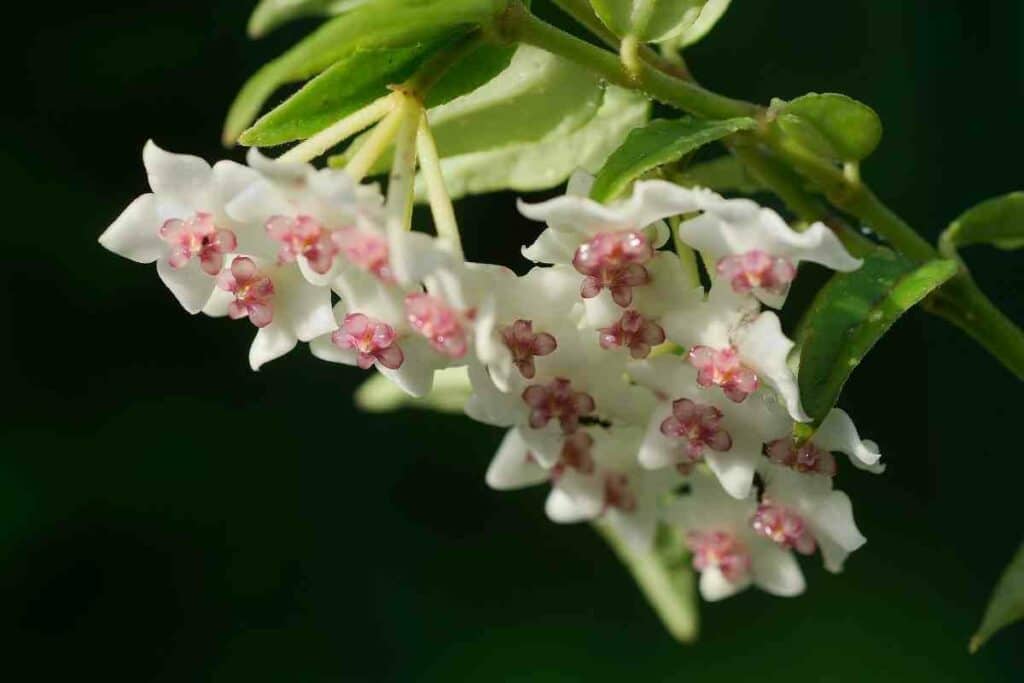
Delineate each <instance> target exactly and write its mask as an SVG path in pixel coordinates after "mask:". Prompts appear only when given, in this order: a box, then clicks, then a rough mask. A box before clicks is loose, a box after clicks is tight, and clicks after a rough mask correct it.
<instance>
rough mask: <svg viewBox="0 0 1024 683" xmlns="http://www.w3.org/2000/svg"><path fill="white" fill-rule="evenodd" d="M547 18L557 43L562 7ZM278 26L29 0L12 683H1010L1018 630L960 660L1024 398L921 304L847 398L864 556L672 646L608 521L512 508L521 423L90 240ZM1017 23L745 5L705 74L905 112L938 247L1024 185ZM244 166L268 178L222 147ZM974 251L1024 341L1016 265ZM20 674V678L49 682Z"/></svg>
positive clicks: (197, 2) (493, 253) (10, 472)
mask: <svg viewBox="0 0 1024 683" xmlns="http://www.w3.org/2000/svg"><path fill="white" fill-rule="evenodd" d="M538 4H539V5H540V9H541V13H542V14H544V15H545V16H547V17H553V16H554V15H555V13H554V12H553V11H550V8H547V9H545V6H544V5H543V3H540V2H538ZM252 5H253V3H252V2H245V1H240V0H177V1H176V2H174V3H168V2H162V1H161V2H158V1H156V0H133V1H132V2H128V1H120V2H115V1H112V0H97V1H95V2H88V3H78V2H76V3H71V2H66V3H61V2H56V3H52V2H51V3H34V4H33V3H28V4H24V5H20V6H19V7H20V11H21V12H22V14H20V15H19V18H18V19H17V20H16V21H14V20H9V21H8V23H7V26H6V29H7V30H6V32H5V33H6V37H5V41H6V42H7V44H8V50H7V54H6V58H5V61H6V69H5V81H6V84H7V85H6V87H5V91H6V92H7V95H6V97H5V98H4V104H3V106H2V107H0V130H2V131H3V142H2V144H0V174H2V178H3V186H4V195H5V202H4V203H5V205H6V206H7V209H6V211H7V214H6V215H7V218H6V219H5V220H4V226H3V228H2V229H0V254H2V258H3V267H2V269H0V278H2V286H0V301H2V303H3V311H4V313H5V316H6V323H5V324H4V325H3V326H2V327H0V344H2V346H3V349H2V350H3V353H2V355H0V358H2V363H3V371H2V375H0V386H2V387H3V391H4V393H5V395H6V399H7V400H6V404H7V408H5V409H4V411H3V418H2V422H0V427H2V440H0V448H2V452H3V456H2V458H0V631H2V642H3V646H2V648H0V650H2V652H3V663H4V664H3V666H4V669H5V670H7V671H17V670H22V671H32V672H33V673H32V675H31V678H32V680H45V681H49V680H57V679H58V677H59V676H62V674H64V673H67V672H74V673H75V674H76V675H77V676H79V677H81V676H82V675H83V674H84V675H92V676H97V677H99V676H102V679H103V680H108V681H133V682H140V681H205V680H210V681H242V680H245V681H257V680H258V681H263V680H266V681H304V682H305V681H340V680H345V681H364V680H365V681H410V680H415V681H460V680H473V681H476V680H488V681H489V680H497V681H577V680H598V681H605V680H609V681H611V680H629V681H640V682H645V683H646V682H648V681H669V680H680V681H681V680H699V681H705V680H707V681H714V680H727V681H733V680H737V681H742V680H750V679H753V678H754V677H756V678H757V679H758V680H760V681H776V680H779V681H863V680H880V681H881V680H884V681H888V680H894V681H895V680H898V681H919V680H920V681H930V682H935V681H1019V680H1024V647H1022V646H1024V626H1021V625H1017V626H1015V627H1013V628H1010V629H1008V630H1006V631H1005V632H1003V633H1001V634H1000V635H998V636H996V637H995V638H994V640H993V641H992V642H991V643H990V644H989V645H988V646H987V647H985V648H984V649H983V650H982V651H981V653H980V654H978V655H976V656H973V657H971V656H969V655H968V654H967V648H966V645H967V640H968V637H969V636H970V634H971V633H972V630H973V629H974V628H975V626H976V625H977V623H978V621H979V619H980V617H981V613H982V610H983V607H984V604H985V602H986V600H987V598H988V595H989V592H990V590H991V587H992V585H993V583H994V581H995V580H996V578H997V576H998V574H999V572H1000V570H1001V569H1002V567H1003V566H1004V564H1005V563H1006V562H1007V561H1008V560H1009V558H1010V556H1011V554H1012V552H1013V550H1014V549H1015V548H1016V547H1017V545H1018V543H1019V542H1020V541H1021V536H1022V527H1021V514H1020V509H1021V508H1020V504H1021V503H1020V491H1021V475H1022V474H1024V457H1022V455H1024V453H1022V448H1021V424H1020V419H1021V411H1020V407H1021V401H1020V398H1019V395H1020V394H1019V392H1020V389H1021V385H1020V384H1019V383H1018V382H1017V381H1015V380H1014V379H1012V378H1011V376H1010V375H1009V374H1008V373H1007V372H1005V371H1004V370H1002V369H1001V368H1000V367H999V366H998V365H997V364H996V363H995V362H994V361H993V360H991V359H990V358H988V357H987V356H986V355H985V354H984V352H983V351H981V350H980V349H979V348H978V347H977V346H975V345H974V344H972V343H971V342H969V341H968V340H967V339H966V338H965V337H963V336H961V335H960V333H958V332H957V331H955V330H953V329H950V328H948V327H946V326H945V325H944V324H943V323H941V322H939V321H938V320H936V319H932V318H928V317H926V316H925V315H924V314H923V313H921V312H918V311H914V312H912V313H911V314H910V315H908V316H907V317H906V318H905V319H904V320H903V321H901V322H900V323H899V324H898V325H897V326H896V328H895V330H894V331H893V333H892V334H891V335H890V336H888V337H887V338H886V339H885V340H884V341H883V343H882V344H881V345H880V346H879V347H878V348H877V349H875V350H874V351H873V352H872V353H871V355H870V356H869V358H868V360H867V362H866V363H865V364H864V365H863V366H862V367H861V368H860V369H859V370H858V372H857V374H855V375H854V378H853V380H852V382H851V383H850V385H849V386H848V389H847V391H846V393H845V395H844V398H843V403H842V405H843V406H844V407H845V408H846V409H848V410H849V411H850V412H851V413H853V415H854V416H855V417H856V420H857V422H858V425H859V426H860V428H861V430H862V433H864V434H865V435H867V436H869V437H871V438H873V439H875V440H877V441H878V442H880V443H881V445H882V448H883V452H884V454H885V457H886V461H887V462H888V465H889V470H888V472H887V473H886V475H885V476H883V477H872V476H870V475H865V474H862V473H860V472H856V471H852V470H851V469H850V468H846V469H845V470H844V471H843V473H842V475H841V486H842V488H843V489H845V490H846V491H848V492H849V493H850V495H851V497H852V498H853V500H854V505H855V509H856V512H857V519H858V523H859V525H860V528H861V529H862V530H863V531H864V533H865V534H866V535H867V536H868V538H869V543H868V545H867V546H866V547H865V548H864V549H862V550H861V551H860V552H858V553H856V554H855V555H854V556H853V557H852V558H851V560H850V561H849V563H848V568H847V571H846V572H845V573H844V574H842V575H840V576H831V575H827V574H826V573H825V572H823V571H822V570H821V569H820V567H818V566H817V564H818V563H817V562H806V563H805V568H806V571H807V574H808V579H809V584H810V587H809V592H808V594H807V595H806V596H805V597H803V598H801V599H795V600H786V599H778V598H772V597H770V596H767V595H764V594H761V593H756V592H752V591H751V592H747V593H745V594H742V595H741V596H739V597H737V598H734V599H731V600H728V601H726V602H725V603H721V604H716V605H704V606H703V610H702V621H703V636H702V639H701V641H700V643H699V644H698V645H696V646H693V647H684V646H681V645H679V644H677V643H675V642H674V641H672V640H671V639H670V638H669V637H668V636H667V635H666V634H665V633H664V632H663V630H662V627H661V625H660V624H659V622H658V621H657V619H656V618H655V616H654V615H653V613H652V612H651V611H650V610H649V608H648V607H647V605H646V604H645V602H644V599H643V598H642V597H641V595H640V594H639V593H638V592H637V590H636V589H635V588H634V586H633V584H632V582H631V580H630V578H629V577H628V576H627V574H626V572H625V570H624V569H623V568H622V567H621V566H619V565H618V564H617V563H616V562H615V561H614V560H613V558H612V556H611V554H610V551H609V550H608V549H607V548H606V547H604V546H603V545H602V543H601V541H600V539H599V538H598V537H597V535H596V534H595V533H594V532H593V531H592V530H591V529H590V528H589V527H587V526H585V525H584V526H578V527H556V526H555V525H553V524H550V523H549V522H547V521H546V520H545V518H544V515H543V510H542V501H543V496H544V491H543V490H541V489H536V490H530V491H525V492H521V493H511V494H499V493H494V492H491V491H489V490H487V489H486V487H485V485H484V482H483V472H484V470H485V468H486V465H487V462H488V460H489V458H490V456H491V454H492V452H493V449H494V448H495V446H496V445H497V443H498V441H499V438H500V433H499V432H498V431H497V430H495V429H492V428H489V427H485V426H482V425H477V424H473V423H471V422H470V421H469V420H467V419H464V418H460V417H451V416H447V417H446V416H437V415H433V414H428V413H422V412H415V411H406V412H403V413H399V414H397V415H393V416H366V415H362V414H359V413H358V412H357V411H356V410H355V409H354V408H353V406H352V401H351V394H352V390H353V388H354V387H356V386H357V385H358V383H359V382H360V381H361V379H362V375H361V374H360V373H359V372H358V371H357V370H355V369H348V368H342V367H340V366H333V365H327V364H323V363H320V362H318V361H316V360H314V359H313V358H312V357H311V356H309V355H308V354H307V353H305V352H303V351H302V350H301V349H300V350H299V351H298V352H295V353H293V354H291V355H289V356H287V357H286V358H284V359H281V360H278V361H275V362H273V363H271V364H269V365H268V366H266V368H265V369H264V370H263V371H261V372H260V373H252V372H250V371H249V368H248V366H247V363H246V349H247V346H248V343H249V340H250V337H251V335H252V328H251V327H250V326H249V325H243V324H231V323H229V322H228V321H226V320H211V319H207V318H202V317H195V318H191V317H189V316H188V315H185V314H184V313H183V312H182V311H181V309H180V308H179V306H178V305H177V303H175V302H174V301H173V299H172V298H171V296H170V295H169V294H168V293H167V292H166V291H165V290H164V289H163V286H162V285H161V284H160V282H159V281H158V280H157V278H156V276H155V273H154V272H153V271H152V269H151V268H150V267H144V266H139V265H136V264H133V263H131V262H129V261H126V260H123V259H120V258H117V257H115V256H113V255H111V254H109V253H106V252H104V251H103V250H102V249H100V247H99V246H98V244H97V243H96V237H97V236H98V235H99V234H100V232H101V231H102V230H103V229H104V228H105V227H106V225H107V224H108V223H109V222H110V221H111V220H113V218H114V217H116V216H117V214H118V213H119V212H120V211H121V209H122V208H123V207H124V206H125V205H126V204H127V203H128V202H129V201H130V200H131V199H132V198H133V197H135V196H136V195H137V194H139V193H141V192H143V191H145V189H146V188H145V175H144V173H143V169H142V165H141V158H140V152H141V149H142V145H143V143H144V141H145V140H146V139H147V138H148V137H152V138H154V139H155V140H156V141H158V142H159V143H160V144H161V145H163V146H165V147H167V148H169V149H171V150H173V151H179V152H189V153H194V154H199V155H202V156H204V157H206V158H217V157H220V156H223V155H225V151H224V150H222V149H220V148H219V147H218V139H219V131H220V125H221V122H222V118H223V115H224V113H225V111H226V109H227V106H228V104H229V102H230V101H231V99H232V97H233V96H234V94H235V92H236V90H237V88H238V86H240V85H241V83H242V81H243V80H244V78H245V77H247V76H248V75H249V74H250V73H252V72H253V71H254V70H255V69H256V68H257V67H258V66H259V65H260V64H261V63H262V62H264V61H266V60H267V59H269V58H271V57H272V56H275V55H276V54H277V53H278V52H280V51H281V50H283V49H284V48H285V47H286V46H288V45H289V44H290V43H291V42H293V41H294V40H296V39H297V38H299V37H300V36H301V35H303V33H304V32H305V31H306V30H308V28H309V26H310V24H296V25H293V26H289V27H287V28H286V29H283V30H281V31H279V32H277V33H275V34H273V35H272V36H270V37H268V38H266V39H264V40H263V41H260V42H258V43H251V42H250V41H248V40H247V39H246V38H245V36H244V26H245V19H246V17H247V14H248V12H249V10H250V9H251V7H252ZM1022 38H1024V3H1021V2H1019V1H1005V0H1004V1H1000V0H931V1H930V2H870V1H867V0H862V1H859V2H858V1H854V0H839V1H837V2H831V3H821V2H817V1H814V0H789V1H788V2H784V3H780V2H763V1H760V2H756V1H755V2H736V3H733V8H732V9H731V10H730V11H729V13H728V14H727V16H726V17H725V19H724V20H723V21H722V23H721V24H720V26H719V27H718V28H717V29H716V31H714V32H713V33H712V34H711V36H710V37H709V38H707V39H706V40H705V41H704V42H703V43H701V44H700V45H698V46H697V47H696V48H695V49H693V50H692V51H691V53H690V55H689V60H690V63H691V66H692V68H693V70H694V71H695V73H696V74H698V75H699V77H700V78H701V80H702V81H703V82H705V83H706V84H708V85H710V86H711V87H712V88H714V89H716V90H719V91H722V92H725V93H727V94H729V95H734V96H740V97H744V98H748V99H752V100H756V101H760V102H767V101H768V100H769V99H770V98H771V97H782V98H790V97H794V96H797V95H800V94H802V93H805V92H808V91H837V92H843V93H848V94H850V95H852V96H853V97H856V98H858V99H860V100H863V101H864V102H866V103H868V104H870V105H871V106H873V107H874V108H875V109H876V110H877V111H878V112H879V114H880V115H881V117H882V120H883V121H884V122H885V126H886V129H885V138H884V140H883V143H882V146H881V148H880V149H879V150H878V151H877V152H876V153H875V155H874V156H873V157H871V158H870V159H869V160H868V161H867V163H866V165H865V169H864V173H865V175H866V177H867V178H868V179H869V181H870V182H871V183H872V184H873V185H874V186H875V187H876V188H877V190H878V193H879V194H880V195H881V196H882V197H883V198H884V199H885V200H886V201H887V202H889V203H890V204H891V205H892V206H893V207H894V208H895V209H896V210H897V211H898V212H900V213H901V214H902V215H903V216H904V217H905V218H907V219H908V220H909V221H910V222H911V223H912V224H913V225H915V226H917V227H919V229H920V230H922V231H923V232H924V233H926V234H927V235H928V236H929V237H930V238H934V237H936V236H937V234H938V232H939V231H940V230H941V229H942V228H943V227H944V226H945V225H946V224H947V223H948V222H949V221H950V220H951V219H952V218H953V217H955V216H956V215H957V214H958V213H959V212H960V211H961V210H963V209H965V208H967V207H968V206H970V205H972V204H974V203H976V202H978V201H980V200H982V199H985V198H987V197H990V196H994V195H997V194H1001V193H1004V192H1008V191H1011V190H1016V189H1022V188H1021V180H1022V178H1021V170H1020V159H1021V157H1022V155H1024V143H1022V141H1021V134H1020V122H1021V112H1022V111H1024V41H1022ZM230 155H231V156H233V157H234V158H240V156H241V154H240V153H239V152H238V151H237V150H234V151H232V152H230ZM458 210H459V214H460V218H461V220H462V224H463V230H464V232H465V233H466V237H465V241H466V243H467V250H468V251H469V254H470V256H471V257H475V258H477V259H482V258H489V259H494V260H501V261H504V262H506V263H508V264H512V265H519V266H521V265H522V262H521V261H520V260H519V257H518V255H517V249H516V247H517V246H518V245H519V244H521V243H524V242H526V241H528V240H529V239H531V238H532V237H533V235H534V234H536V227H535V226H531V225H529V224H528V223H527V222H526V221H524V220H523V219H521V218H519V217H517V215H516V214H515V212H514V197H513V196H512V195H510V194H508V195H496V196H488V197H482V198H474V199H471V200H468V201H465V202H462V203H461V204H460V205H459V207H458ZM967 259H968V260H969V262H970V263H971V265H972V266H973V267H974V270H975V272H976V273H977V277H978V279H979V280H980V281H981V284H982V286H983V288H984V289H985V290H986V291H988V292H989V293H990V294H991V295H992V296H993V298H994V299H995V300H996V301H997V303H999V304H1000V305H1001V306H1003V308H1004V310H1006V311H1008V312H1009V314H1010V315H1011V316H1012V317H1013V318H1014V319H1015V320H1017V321H1019V322H1024V268H1022V267H1021V265H1020V264H1021V261H1020V255H1019V254H1008V253H1001V252H996V251H995V250H989V249H987V248H984V247H979V248H977V249H972V250H971V251H970V252H969V253H967ZM24 667H29V668H24Z"/></svg>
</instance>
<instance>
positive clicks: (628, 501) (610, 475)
mask: <svg viewBox="0 0 1024 683" xmlns="http://www.w3.org/2000/svg"><path fill="white" fill-rule="evenodd" d="M610 509H615V510H621V511H622V512H633V511H634V510H636V495H634V493H633V491H632V490H631V489H630V488H629V477H627V476H626V475H625V474H623V473H622V472H606V473H605V475H604V511H607V510H610Z"/></svg>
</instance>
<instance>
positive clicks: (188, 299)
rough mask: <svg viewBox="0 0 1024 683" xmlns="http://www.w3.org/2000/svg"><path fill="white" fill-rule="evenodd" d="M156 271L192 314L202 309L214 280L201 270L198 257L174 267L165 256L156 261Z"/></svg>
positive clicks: (211, 290)
mask: <svg viewBox="0 0 1024 683" xmlns="http://www.w3.org/2000/svg"><path fill="white" fill-rule="evenodd" d="M156 272H157V274H158V275H159V276H160V279H161V280H162V281H163V283H164V284H165V285H167V289H169V290H171V294H173V295H174V297H175V298H176V299H177V300H178V303H180V304H181V305H182V307H183V308H184V309H185V310H186V311H188V312H189V313H192V314H193V315H194V314H196V313H198V312H199V311H201V310H203V307H204V306H206V303H207V302H208V301H209V300H210V297H211V295H212V294H213V290H214V287H215V285H216V281H215V280H214V278H213V277H211V276H209V275H207V274H206V273H204V272H203V269H202V268H201V267H200V265H199V260H198V259H192V260H191V261H189V262H188V263H186V264H185V265H184V266H182V267H181V268H174V267H173V266H171V263H170V261H168V260H167V259H165V258H162V259H159V260H158V261H157V262H156Z"/></svg>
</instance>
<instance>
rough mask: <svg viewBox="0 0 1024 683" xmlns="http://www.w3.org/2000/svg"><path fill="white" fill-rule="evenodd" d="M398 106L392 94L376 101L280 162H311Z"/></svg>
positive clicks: (287, 153) (396, 97) (294, 149)
mask: <svg viewBox="0 0 1024 683" xmlns="http://www.w3.org/2000/svg"><path fill="white" fill-rule="evenodd" d="M397 104H398V95H397V94H396V93H391V94H389V95H385V96H384V97H381V98H379V99H376V100H374V101H373V102H371V103H370V104H368V105H366V106H365V107H363V108H362V109H360V110H359V111H356V112H353V113H351V114H349V115H348V116H346V117H345V118H343V119H341V120H340V121H338V122H337V123H334V124H331V125H330V126H328V127H327V128H325V129H323V130H322V131H320V132H319V133H317V134H316V135H314V136H313V137H311V138H307V139H306V140H305V141H303V142H301V143H299V144H298V145H295V146H294V147H292V148H291V149H290V150H288V151H287V152H285V153H284V154H282V155H281V156H280V157H278V160H279V161H285V162H289V161H299V162H302V161H310V160H311V159H315V158H317V157H318V156H320V155H321V154H323V153H324V152H326V151H327V150H329V149H330V148H331V147H334V146H335V145H336V144H338V143H339V142H341V141H342V140H345V139H347V138H350V137H352V136H353V135H355V134H356V133H358V132H360V131H361V130H364V129H366V128H369V127H370V126H371V125H373V124H375V123H377V122H378V121H380V120H381V119H382V118H384V117H385V116H387V115H388V114H389V113H391V111H392V110H393V109H394V108H395V106H396V105H397Z"/></svg>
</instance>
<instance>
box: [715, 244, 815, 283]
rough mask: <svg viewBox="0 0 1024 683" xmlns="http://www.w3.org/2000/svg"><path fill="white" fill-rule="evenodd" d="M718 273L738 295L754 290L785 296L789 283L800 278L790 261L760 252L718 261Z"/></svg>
mask: <svg viewBox="0 0 1024 683" xmlns="http://www.w3.org/2000/svg"><path fill="white" fill-rule="evenodd" d="M717 270H718V274H719V275H720V276H722V277H724V278H726V279H728V280H729V282H730V283H731V284H732V289H733V291H734V292H736V293H738V294H746V293H748V292H750V291H751V290H754V289H764V290H766V291H769V292H772V293H773V294H785V293H786V290H787V289H789V283H790V282H792V281H793V278H795V277H796V267H795V266H794V265H793V264H792V263H791V262H790V261H789V259H785V258H781V257H776V256H772V255H771V254H766V253H765V252H763V251H761V250H760V249H754V250H752V251H748V252H746V253H745V254H734V255H732V256H726V257H724V258H722V259H721V260H719V261H718V267H717Z"/></svg>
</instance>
